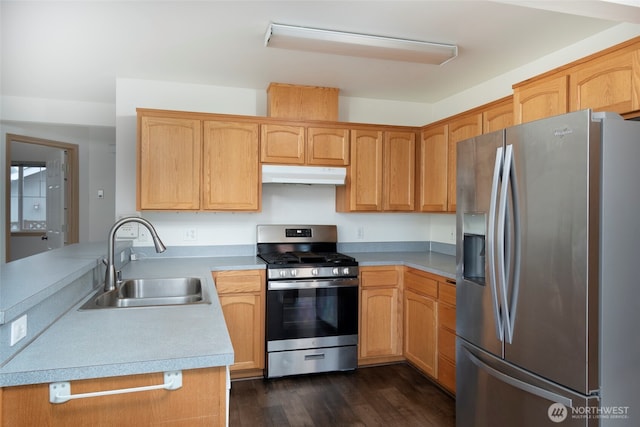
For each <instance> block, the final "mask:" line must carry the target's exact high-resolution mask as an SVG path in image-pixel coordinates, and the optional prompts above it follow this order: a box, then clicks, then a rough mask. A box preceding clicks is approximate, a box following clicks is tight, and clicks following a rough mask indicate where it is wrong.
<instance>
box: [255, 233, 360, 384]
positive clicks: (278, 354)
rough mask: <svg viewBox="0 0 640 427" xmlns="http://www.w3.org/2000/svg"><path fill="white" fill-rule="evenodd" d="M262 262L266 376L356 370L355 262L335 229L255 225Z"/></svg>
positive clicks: (258, 250)
mask: <svg viewBox="0 0 640 427" xmlns="http://www.w3.org/2000/svg"><path fill="white" fill-rule="evenodd" d="M257 232H258V234H257V253H258V256H259V257H260V258H261V259H262V260H264V261H265V262H266V263H267V309H266V312H267V313H266V318H267V322H266V323H267V330H266V341H267V369H266V372H265V376H266V377H267V378H274V377H282V376H288V375H298V374H309V373H318V372H329V371H346V370H353V369H356V367H357V353H358V352H357V344H358V262H357V261H356V260H355V259H354V258H352V257H350V256H347V255H344V254H341V253H338V252H337V250H336V248H337V237H338V231H337V227H336V226H335V225H258V229H257Z"/></svg>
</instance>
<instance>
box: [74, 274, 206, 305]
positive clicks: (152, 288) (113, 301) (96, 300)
mask: <svg viewBox="0 0 640 427" xmlns="http://www.w3.org/2000/svg"><path fill="white" fill-rule="evenodd" d="M208 302H209V301H208V300H207V299H206V298H205V295H204V293H203V289H202V283H201V281H200V279H198V278H196V277H175V278H151V279H126V280H123V281H122V282H119V283H118V284H117V285H116V289H114V290H113V291H109V292H104V291H103V290H100V291H98V293H97V294H96V295H94V296H93V297H91V298H90V299H89V301H87V302H86V303H85V304H84V305H83V306H82V307H80V309H81V310H87V309H97V308H127V307H154V306H166V305H190V304H199V303H200V304H201V303H208Z"/></svg>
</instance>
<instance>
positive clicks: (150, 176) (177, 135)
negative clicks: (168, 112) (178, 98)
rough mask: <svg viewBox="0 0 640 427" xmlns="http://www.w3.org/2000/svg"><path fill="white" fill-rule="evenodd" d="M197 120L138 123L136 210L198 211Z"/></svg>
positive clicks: (199, 144)
mask: <svg viewBox="0 0 640 427" xmlns="http://www.w3.org/2000/svg"><path fill="white" fill-rule="evenodd" d="M201 126H202V125H201V122H200V120H190V119H181V118H163V117H147V116H142V117H139V119H138V128H139V141H138V209H140V210H144V209H199V208H200V171H201V153H202V130H201Z"/></svg>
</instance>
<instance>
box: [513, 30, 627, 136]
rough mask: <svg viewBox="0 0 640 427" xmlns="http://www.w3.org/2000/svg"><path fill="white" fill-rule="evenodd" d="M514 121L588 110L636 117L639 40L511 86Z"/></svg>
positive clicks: (521, 121) (520, 121)
mask: <svg viewBox="0 0 640 427" xmlns="http://www.w3.org/2000/svg"><path fill="white" fill-rule="evenodd" d="M513 90H514V103H513V107H514V120H515V123H516V124H518V123H525V122H529V121H532V120H537V119H541V118H544V117H549V116H554V115H557V114H563V113H568V112H572V111H578V110H583V109H586V108H591V109H593V110H595V111H612V112H615V113H618V114H621V115H623V116H625V117H629V118H630V117H637V116H638V115H640V38H638V37H637V38H635V39H632V40H629V41H627V42H625V43H621V44H619V45H616V46H613V47H611V48H609V49H605V50H603V51H601V52H598V53H595V54H593V55H590V56H588V57H585V58H582V59H580V60H578V61H574V62H572V63H570V64H567V65H564V66H562V67H559V68H557V69H555V70H551V71H549V72H547V73H544V74H542V75H540V76H537V77H534V78H531V79H529V80H526V81H524V82H521V83H517V84H515V85H513Z"/></svg>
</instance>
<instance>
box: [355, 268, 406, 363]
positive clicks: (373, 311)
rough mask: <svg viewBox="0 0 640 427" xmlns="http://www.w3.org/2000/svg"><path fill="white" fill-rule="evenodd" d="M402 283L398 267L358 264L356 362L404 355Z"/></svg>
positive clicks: (387, 360) (389, 359)
mask: <svg viewBox="0 0 640 427" xmlns="http://www.w3.org/2000/svg"><path fill="white" fill-rule="evenodd" d="M401 284H402V281H401V270H400V269H399V267H395V266H376V267H360V301H359V304H360V327H359V335H358V341H359V342H358V364H359V365H367V364H375V363H384V362H391V361H400V360H402V359H403V357H402V286H401Z"/></svg>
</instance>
